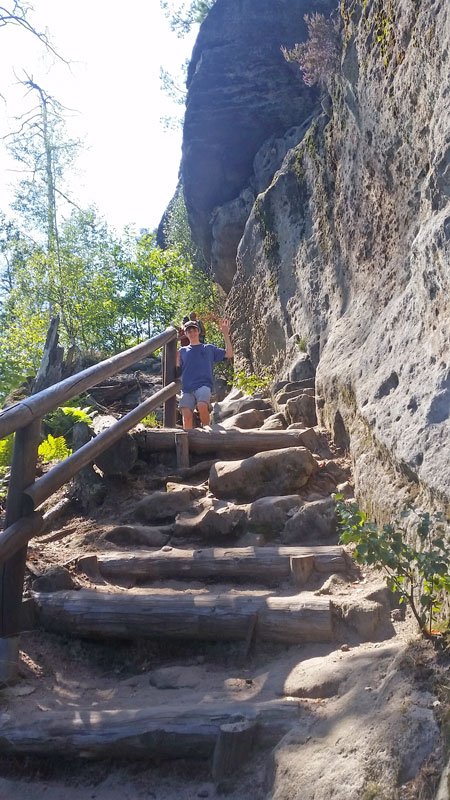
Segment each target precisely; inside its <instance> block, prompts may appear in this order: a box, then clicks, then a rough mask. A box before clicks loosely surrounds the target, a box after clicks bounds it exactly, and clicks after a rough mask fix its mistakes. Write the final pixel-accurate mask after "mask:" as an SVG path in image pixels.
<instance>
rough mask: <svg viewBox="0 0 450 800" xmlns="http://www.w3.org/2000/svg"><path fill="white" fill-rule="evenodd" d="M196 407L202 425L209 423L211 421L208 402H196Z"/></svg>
mask: <svg viewBox="0 0 450 800" xmlns="http://www.w3.org/2000/svg"><path fill="white" fill-rule="evenodd" d="M197 409H198V413H199V417H200V422H201V423H202V425H209V423H210V422H211V415H210V413H209V405H208V403H197Z"/></svg>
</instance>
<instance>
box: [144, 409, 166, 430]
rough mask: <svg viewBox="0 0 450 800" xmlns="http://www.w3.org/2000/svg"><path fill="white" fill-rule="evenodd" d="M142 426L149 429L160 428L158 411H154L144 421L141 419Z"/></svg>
mask: <svg viewBox="0 0 450 800" xmlns="http://www.w3.org/2000/svg"><path fill="white" fill-rule="evenodd" d="M141 424H142V425H145V426H146V427H147V428H160V427H161V423H160V422H159V420H158V417H157V416H156V411H152V412H151V414H147V416H146V417H144V419H141Z"/></svg>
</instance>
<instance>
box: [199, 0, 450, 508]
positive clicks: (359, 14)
mask: <svg viewBox="0 0 450 800" xmlns="http://www.w3.org/2000/svg"><path fill="white" fill-rule="evenodd" d="M268 5H269V6H270V7H271V8H273V6H275V5H277V3H269V4H268ZM286 5H287V4H286ZM297 5H300V4H298V3H297V4H296V3H289V6H291V7H292V9H293V10H294V11H296V12H298V13H300V8H298V9H297ZM230 6H232V7H233V8H234V7H235V10H236V13H242V14H244V13H245V14H248V13H250V9H252V13H253V14H254V15H255V14H257V11H258V9H259V8H260V6H264V3H260V2H257V1H256V0H254V1H253V2H250V0H248V2H247V3H239V2H236V3H234V2H233V0H228V2H227V0H217V3H216V6H215V7H214V9H213V11H214V10H216V12H217V14H219V12H220V11H221V9H224V8H225V7H227V8H228V7H230ZM244 6H245V8H244ZM294 7H295V8H294ZM307 10H308V9H307ZM266 11H267V13H269V11H270V9H266ZM340 13H341V20H340V26H341V34H342V42H343V53H342V60H341V65H340V68H339V70H338V72H337V74H336V75H335V76H334V78H333V80H332V82H331V84H330V94H331V97H330V99H329V101H328V107H327V113H325V112H322V110H321V109H319V110H318V109H317V104H316V105H315V103H316V100H317V98H316V97H314V96H312V95H311V94H309V95H306V94H305V89H306V87H305V89H303V88H302V87H301V85H300V84H297V85H296V89H297V91H298V96H299V97H300V96H301V97H302V98H303V99H302V103H301V104H300V105H301V108H300V106H299V105H294V106H293V108H292V111H293V114H292V116H290V117H289V120H288V121H287V123H286V129H287V128H289V130H286V131H285V135H283V132H282V131H280V126H281V115H280V117H279V122H280V124H278V122H277V125H276V127H275V128H274V129H273V130H272V131H270V134H271V138H269V139H267V135H266V137H265V138H266V141H265V142H264V143H263V144H262V146H261V147H260V149H259V151H257V147H259V144H260V143H259V141H258V140H257V137H256V138H255V139H254V141H253V146H252V148H250V149H253V150H254V155H253V164H252V165H251V168H250V167H249V166H248V163H249V161H248V159H247V162H246V163H247V167H246V168H248V169H249V173H248V179H247V182H245V180H244V177H245V170H244V169H243V170H242V171H241V173H240V177H239V180H237V181H236V182H235V184H234V185H233V186H231V185H227V189H226V191H225V190H224V188H223V186H222V188H221V190H220V191H221V192H222V194H221V195H220V192H219V191H218V190H217V191H218V193H217V195H216V196H215V197H214V203H215V205H216V206H220V207H219V208H216V209H215V211H214V216H213V217H212V218H211V215H210V216H209V217H208V213H207V211H206V209H207V205H208V204H207V203H206V200H205V199H204V198H205V197H206V196H208V197H211V196H212V194H213V189H214V187H215V186H217V187H218V185H219V184H221V183H222V181H221V179H219V180H218V181H217V183H216V182H215V179H213V178H211V174H212V173H211V174H210V178H211V180H210V181H209V182H208V188H207V191H205V193H204V195H202V191H204V190H203V189H202V187H201V182H200V183H199V184H198V185H197V187H196V189H195V191H194V190H193V189H192V187H191V185H190V183H189V181H187V182H186V183H185V192H186V199H187V204H188V207H189V208H190V209H191V214H192V218H194V217H195V214H196V213H197V212H196V211H194V210H193V209H198V208H200V207H202V203H203V208H204V213H203V217H202V222H201V226H200V227H201V228H202V233H201V235H199V234H198V238H200V239H201V238H202V237H203V239H204V240H207V241H208V243H209V244H208V246H209V247H210V252H211V250H212V252H213V253H214V249H215V252H216V259H215V269H216V272H217V274H218V276H219V279H220V270H221V265H223V274H224V278H223V285H224V286H225V288H226V289H227V290H228V289H229V297H228V308H229V313H230V316H231V319H232V334H233V340H234V344H235V349H236V353H237V361H238V362H239V363H241V364H246V365H248V367H249V369H251V370H252V371H254V372H256V373H258V372H260V371H261V369H262V368H265V367H267V368H269V369H270V370H271V371H272V372H273V374H274V375H276V376H279V377H287V376H288V375H289V373H290V372H291V373H292V370H293V369H294V370H295V363H296V361H297V359H298V357H299V356H300V355H301V354H300V352H299V350H300V349H303V348H304V347H306V349H307V352H308V353H309V356H310V358H311V360H312V362H313V364H314V366H315V367H316V370H317V373H316V374H317V387H318V390H319V394H320V399H319V409H318V412H319V415H320V419H321V421H322V422H323V423H324V424H326V425H327V426H328V427H330V428H331V429H332V430H334V433H335V438H336V441H337V442H338V443H339V444H341V445H342V446H345V447H348V448H349V449H350V451H351V453H352V457H353V460H354V467H355V477H356V481H357V492H358V496H359V499H360V500H361V501H362V502H363V503H364V505H365V506H366V507H369V508H371V509H372V511H373V512H375V514H376V516H377V517H378V518H380V519H383V518H386V517H387V516H389V514H390V513H391V511H392V508H393V507H395V506H398V505H404V503H405V502H406V500H407V499H415V500H417V501H419V502H422V501H423V502H426V503H427V504H428V505H431V506H433V505H434V506H436V507H441V508H442V507H444V508H446V509H447V510H450V460H449V459H448V455H447V450H448V445H449V442H450V419H449V417H450V363H449V352H450V200H449V196H450V90H449V44H450V8H449V4H448V2H446V0H397V2H395V3H393V2H392V0H351V1H350V0H344V2H343V3H342V5H341V12H340ZM210 16H211V20H212V12H211V15H210ZM211 20H210V24H211ZM223 28H224V30H226V17H223ZM297 34H298V29H297V30H295V31H294V37H293V38H294V39H295V38H296V39H297V41H298V39H299V37H298V35H297ZM205 36H206V29H205ZM286 43H287V44H288V45H290V44H291V43H292V37H291V40H290V41H287V42H286ZM205 49H206V45H205V43H204V44H203V51H204V52H205ZM219 50H220V47H219ZM209 53H210V58H211V59H212V62H213V63H214V49H213V48H211V49H210V51H209ZM194 54H195V51H194ZM238 62H239V59H238V58H237V54H236V60H235V68H236V70H237V71H238ZM217 66H218V71H219V72H220V69H219V62H217ZM286 67H288V65H286ZM193 68H195V64H194V67H193ZM246 74H247V73H246ZM289 74H291V73H289ZM234 80H235V82H236V81H238V75H237V74H236V75H235V79H234ZM306 91H309V90H307V89H306ZM225 92H226V90H225ZM190 93H191V100H190V104H191V105H190V109H191V113H192V115H193V116H192V118H191V121H190V122H189V116H188V115H187V125H188V128H187V130H186V131H185V141H186V144H185V153H188V152H190V153H191V157H192V162H191V164H192V163H194V162H195V163H196V162H198V163H200V162H202V158H201V156H200V154H197V156H196V157H195V158H194V157H193V155H192V154H193V151H192V149H190V145H189V136H190V133H189V131H190V130H192V125H193V121H192V120H193V118H194V117H195V114H194V108H195V103H199V104H200V106H202V102H203V101H201V95H200V94H199V95H196V94H195V87H194V80H193V81H192V85H191V89H190ZM219 94H220V88H219V83H217V88H216V100H217V97H218V96H219ZM238 94H239V93H238V92H235V95H236V98H238ZM305 98H306V99H305ZM246 100H247V94H245V95H244V96H243V98H242V103H243V105H245V104H246ZM236 102H237V103H239V100H238V99H236ZM283 102H284V99H283V98H281V103H283ZM202 109H203V110H202V113H203V115H205V114H206V112H207V103H206V97H205V98H204V104H203V106H202ZM188 110H189V104H188ZM248 111H249V109H247V112H248ZM197 113H198V112H197ZM308 116H310V119H308ZM198 119H199V117H198V116H197V120H198ZM245 119H246V127H245V128H244V129H239V125H238V126H237V127H236V128H235V129H234V131H233V136H234V138H235V140H236V142H240V141H247V132H248V130H249V129H250V128H251V127H252V120H253V121H254V122H253V124H254V127H255V129H257V130H259V127H260V126H259V120H258V106H257V103H256V101H255V104H254V105H253V106H252V108H251V110H250V113H247V114H246V116H245ZM189 126H190V127H189ZM290 126H295V127H290ZM215 142H216V139H215V137H214V135H213V136H212V137H211V138H210V141H209V148H210V149H214V146H215ZM224 146H225V145H224ZM226 147H228V145H226ZM231 149H232V150H233V147H232V148H231ZM235 149H236V150H237V151H239V144H236V147H235ZM233 152H234V150H233ZM248 158H249V154H248ZM227 159H232V156H231V155H230V152H229V151H228V150H227ZM188 162H189V160H188ZM202 163H203V167H205V165H206V164H207V162H205V161H203V162H202ZM189 169H190V167H189V168H188V167H185V170H186V172H185V174H187V173H188V172H189ZM233 191H234V192H235V194H234V197H233ZM196 192H197V194H196ZM208 193H209V194H208ZM255 197H256V199H255V200H254V199H253V198H255ZM208 202H209V203H210V205H211V204H212V202H211V199H210V200H208ZM239 204H240V216H239V214H238V215H237V216H239V220H240V221H239V225H240V226H241V228H239V225H238V226H237V227H236V230H235V239H236V238H237V237H239V243H238V245H237V243H235V244H234V245H233V242H231V241H230V240H228V252H227V258H226V259H222V260H221V253H220V247H217V245H215V239H214V237H215V235H216V237H217V238H218V239H219V240H220V236H221V235H222V232H223V231H224V230H226V228H227V225H230V224H231V223H232V221H233V214H234V215H235V216H236V208H237V206H239ZM208 208H209V207H208ZM198 225H200V223H198ZM198 225H197V228H196V223H194V232H195V231H196V230H200V228H199V227H198ZM214 226H216V233H214ZM242 230H243V233H242V235H241V231H242ZM236 245H237V257H235V255H234V251H233V247H236ZM217 253H218V255H217ZM233 272H235V274H234V277H233V275H232V273H233ZM231 278H232V285H231V286H230V283H231Z"/></svg>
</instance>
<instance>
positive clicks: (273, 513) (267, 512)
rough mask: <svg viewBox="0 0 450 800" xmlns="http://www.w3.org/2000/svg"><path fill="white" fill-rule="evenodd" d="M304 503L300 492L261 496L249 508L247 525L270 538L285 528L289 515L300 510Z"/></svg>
mask: <svg viewBox="0 0 450 800" xmlns="http://www.w3.org/2000/svg"><path fill="white" fill-rule="evenodd" d="M303 503H304V501H303V499H302V498H301V497H300V495H298V494H289V495H285V496H283V495H281V496H280V495H278V496H275V497H261V498H260V499H259V500H255V501H254V503H252V504H251V505H250V507H249V509H248V512H247V523H246V524H247V527H248V528H249V529H250V530H251V531H254V532H256V533H262V534H264V535H265V536H266V537H267V538H270V537H272V536H274V535H276V534H277V533H279V532H280V531H282V530H283V528H284V526H285V524H286V520H287V519H288V518H289V515H290V514H294V513H295V512H296V511H298V509H299V508H300V506H302V505H303Z"/></svg>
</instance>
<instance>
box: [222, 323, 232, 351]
mask: <svg viewBox="0 0 450 800" xmlns="http://www.w3.org/2000/svg"><path fill="white" fill-rule="evenodd" d="M219 330H220V331H221V332H222V336H223V338H224V341H225V358H233V345H232V344H231V339H230V323H229V322H228V320H227V319H222V320H220V323H219Z"/></svg>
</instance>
